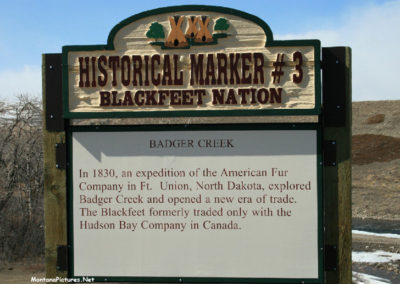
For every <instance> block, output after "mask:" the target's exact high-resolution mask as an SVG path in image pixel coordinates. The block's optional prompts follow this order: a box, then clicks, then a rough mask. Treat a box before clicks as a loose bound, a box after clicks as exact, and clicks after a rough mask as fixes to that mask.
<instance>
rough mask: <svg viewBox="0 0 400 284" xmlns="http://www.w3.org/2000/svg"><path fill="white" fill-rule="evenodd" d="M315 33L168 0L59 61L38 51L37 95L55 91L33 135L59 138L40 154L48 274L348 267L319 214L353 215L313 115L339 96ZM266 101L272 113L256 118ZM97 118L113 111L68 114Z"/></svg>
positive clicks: (180, 274) (319, 278)
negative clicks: (285, 31)
mask: <svg viewBox="0 0 400 284" xmlns="http://www.w3.org/2000/svg"><path fill="white" fill-rule="evenodd" d="M320 49H321V47H320V43H319V41H318V40H292V41H275V40H274V39H273V35H272V32H271V30H270V28H269V27H268V25H267V24H266V23H265V22H264V21H262V20H261V19H259V18H257V17H255V16H253V15H249V14H247V13H244V12H242V11H237V10H233V9H228V8H222V7H211V6H177V7H167V8H160V9H156V10H152V11H147V12H143V13H141V14H137V15H134V16H132V17H130V18H128V19H126V20H124V21H122V22H121V23H119V24H118V25H116V26H115V27H114V28H113V29H112V31H111V32H110V35H109V37H108V40H107V44H106V45H95V46H64V47H63V53H62V71H61V70H59V68H60V65H58V64H59V63H58V64H56V65H55V66H56V67H55V66H53V65H51V64H49V62H48V61H49V60H50V59H48V58H50V57H49V56H50V55H45V56H44V68H45V70H46V72H45V73H44V75H45V76H44V88H45V92H44V94H45V98H44V101H46V102H48V101H49V96H51V97H52V98H53V99H54V100H53V102H54V101H55V102H58V103H59V104H58V106H62V109H60V110H58V109H54V108H52V107H53V105H49V103H47V104H46V112H45V116H46V119H47V120H46V127H47V130H48V132H46V134H45V141H53V142H48V143H54V144H56V145H57V147H56V148H55V149H54V150H52V151H48V150H47V149H46V159H45V161H46V169H48V170H46V181H47V182H46V186H45V192H46V193H47V194H45V196H46V200H45V207H46V209H45V210H46V269H47V273H48V277H51V276H55V275H65V274H58V273H57V272H56V271H55V269H54V268H57V269H58V270H64V271H67V274H66V275H67V276H68V277H72V278H79V279H81V280H83V279H86V277H93V278H94V279H96V280H98V281H136V282H143V281H145V282H160V281H161V282H165V281H167V282H198V281H202V282H216V281H218V282H220V281H226V282H245V283H248V282H276V281H279V282H282V283H293V282H298V281H303V282H304V283H325V282H326V283H345V279H347V278H346V277H347V276H345V275H346V272H345V271H347V270H348V268H347V266H348V263H346V261H345V260H344V259H342V257H341V255H347V250H349V249H350V248H349V242H348V240H346V237H345V236H348V235H347V234H348V227H345V229H344V231H340V230H339V231H338V230H337V229H336V228H335V227H337V226H336V225H334V226H332V224H331V223H330V222H331V221H330V220H329V219H328V216H333V217H334V218H335V220H338V223H337V224H339V223H342V222H344V223H346V222H347V221H348V220H349V218H350V215H347V213H346V214H345V215H342V210H344V212H347V211H346V210H348V208H349V207H348V203H349V202H350V199H349V198H347V197H346V198H344V201H343V203H342V204H339V205H338V203H340V200H341V198H342V196H349V194H350V188H349V183H348V179H346V180H345V181H343V179H342V178H341V177H339V179H337V178H335V175H336V173H337V172H339V175H340V176H341V175H346V176H348V172H349V171H350V167H348V166H344V167H342V166H341V165H342V164H341V163H340V161H338V162H339V166H338V165H337V164H336V155H332V153H333V150H332V149H333V148H332V147H330V146H327V145H328V144H329V142H331V143H330V145H334V144H335V143H336V141H339V140H340V139H341V138H340V137H337V136H335V134H334V132H331V130H329V128H328V127H330V126H331V125H332V121H331V117H330V116H329V117H328V116H327V115H326V114H327V111H328V110H329V109H331V107H332V105H333V103H332V100H335V99H337V98H335V97H334V96H333V95H332V96H328V95H327V99H326V101H325V97H324V108H322V107H321V101H322V99H321V76H320V74H321V67H323V68H325V67H324V63H325V62H324V61H323V62H322V63H323V64H322V66H321V63H320V62H321V55H320ZM53 57H55V60H60V59H61V57H60V56H59V55H54V56H53ZM346 60H347V59H346ZM326 68H328V69H327V70H328V71H329V70H334V69H333V67H330V66H328V67H326ZM54 70H57V71H54ZM328 71H326V70H325V69H324V76H325V77H327V78H325V77H324V83H325V81H326V80H328V81H327V82H329V80H330V79H332V76H333V75H325V72H326V74H329V72H328ZM51 72H55V74H57V75H55V76H58V78H61V77H62V92H61V84H56V85H55V86H53V85H52V84H51V83H50V81H49V80H48V78H49V76H51V74H52V73H51ZM335 72H336V71H335ZM339 72H340V70H339ZM346 74H347V75H346ZM346 74H345V75H344V78H345V79H344V80H345V82H346V84H350V83H349V81H348V79H346V78H348V76H349V73H346ZM346 80H347V81H346ZM55 81H57V82H59V83H61V82H60V81H61V79H57V80H55ZM52 82H54V81H52ZM333 85H335V84H333ZM327 87H329V84H327ZM324 88H325V84H324ZM50 90H51V91H50ZM325 92H326V93H327V94H328V93H329V91H328V90H327V91H325V89H324V93H325ZM330 92H331V93H332V94H333V92H332V90H331V91H330ZM61 93H62V96H61ZM346 94H347V100H349V99H348V98H349V92H345V93H344V94H343V96H345V95H346ZM329 98H330V99H329ZM350 100H351V99H350ZM329 101H330V102H329ZM338 105H339V104H338ZM350 105H351V104H350ZM340 106H343V108H344V109H348V108H349V104H348V101H346V104H340ZM337 109H339V108H337ZM270 115H274V116H279V117H281V119H282V121H281V123H267V124H266V123H255V121H257V117H261V116H264V117H265V116H270ZM289 115H290V116H291V117H292V120H293V116H299V115H301V116H313V117H317V118H318V116H319V117H320V118H319V119H317V120H318V122H316V123H300V122H299V121H296V119H294V121H290V123H288V122H287V119H286V121H285V118H287V117H288V116H289ZM202 117H214V118H215V123H212V124H210V123H204V122H202ZM222 117H225V118H226V117H232V118H234V117H242V118H243V119H242V121H241V123H225V124H221V123H218V121H219V118H221V119H222ZM350 117H351V115H350ZM98 118H107V119H119V120H118V121H119V123H118V124H121V125H119V126H118V125H115V123H111V124H110V123H108V124H107V125H106V124H104V123H100V124H98V123H97V126H88V125H86V126H77V125H76V123H74V122H75V120H77V119H80V121H89V120H93V119H98ZM137 118H144V119H146V118H153V120H152V121H153V123H152V124H151V125H140V124H139V125H138V124H137V123H132V119H137ZM154 118H157V119H158V123H154ZM172 118H175V120H173V121H174V124H173V125H165V121H167V122H168V120H171V119H172ZM188 118H193V119H197V120H196V121H197V123H195V124H193V123H188ZM254 118H256V119H254ZM121 119H122V120H121ZM180 119H181V120H180ZM133 121H134V120H133ZM179 121H184V123H183V124H182V122H181V123H179ZM345 121H346V123H347V124H346V125H350V121H351V120H350V119H349V116H347V118H346V119H345ZM121 122H122V123H121ZM243 122H247V123H243ZM334 123H336V122H334ZM339 123H340V122H339ZM122 124H124V125H122ZM127 124H128V125H127ZM340 125H341V124H340ZM60 128H61V129H60ZM343 129H344V130H343V131H344V132H346V133H347V134H348V135H349V132H348V127H347V128H346V127H345V128H343ZM332 131H334V129H332ZM330 133H332V135H333V136H332V135H331V134H330ZM53 136H54V137H53ZM346 137H347V136H346ZM328 139H329V141H328ZM346 139H347V138H346ZM46 143H47V142H46ZM338 147H345V148H346V149H350V148H349V147H350V144H349V143H347V144H346V143H343V144H342V142H340V146H339V145H338ZM343 151H344V152H346V151H348V150H344V149H341V150H339V148H337V149H336V152H343ZM344 152H343V153H344ZM346 153H348V152H346ZM346 155H347V154H346ZM343 157H344V156H343ZM52 159H55V160H56V167H55V169H54V167H53V168H52V169H51V170H50V167H51V165H50V164H51V162H52ZM328 160H332V161H331V162H329V161H328ZM53 161H54V160H53ZM338 167H339V168H340V169H339V171H338V170H337V168H338ZM59 173H62V174H61V175H59ZM56 176H57V178H56ZM328 180H329V181H333V180H338V183H337V184H338V187H337V188H338V190H336V185H334V184H335V183H330V185H327V184H328V183H327V181H328ZM328 186H330V187H335V189H332V190H330V193H327V192H326V191H325V190H326V188H327V187H328ZM335 192H336V193H335ZM335 194H336V195H335ZM338 195H339V196H338ZM327 196H331V197H332V198H334V200H335V198H336V201H334V202H330V201H329V202H328V201H327V199H326V198H327ZM65 200H66V202H65ZM61 203H62V204H63V205H62V206H61V207H58V208H55V207H57V205H60V204H61ZM337 208H340V210H339V211H338V210H337ZM335 212H336V213H335ZM54 213H56V214H54ZM350 214H351V212H350ZM324 216H325V219H324ZM335 216H336V217H335ZM55 218H56V219H58V220H57V221H56V220H55ZM346 224H347V225H348V224H350V223H346ZM55 227H57V228H55ZM324 228H325V229H326V231H327V232H328V234H329V235H327V234H326V233H324V232H325V230H324ZM54 232H57V233H54ZM55 245H60V246H59V247H58V250H57V251H56V248H55ZM327 245H328V246H327ZM335 245H336V248H335ZM337 251H340V253H341V255H339V254H338V253H337ZM56 252H57V253H56ZM56 254H57V255H56ZM55 255H56V258H55ZM337 256H339V257H337ZM346 257H347V256H346ZM55 260H57V261H55ZM332 260H333V261H332ZM342 263H343V267H341V266H340V265H341V264H342ZM327 264H329V266H330V267H327ZM337 264H339V266H338V265H337ZM350 264H351V261H350ZM345 266H346V267H345ZM329 270H332V271H335V270H336V271H339V272H340V273H341V274H340V275H341V276H340V277H337V278H335V277H336V276H334V275H333V274H335V273H331V274H330V275H328V272H326V271H329ZM332 275H333V276H332ZM335 275H338V274H337V273H336V274H335ZM339 278H340V279H343V282H337V281H336V282H334V280H333V279H339ZM328 279H332V280H328ZM329 281H332V282H329ZM346 281H347V280H346Z"/></svg>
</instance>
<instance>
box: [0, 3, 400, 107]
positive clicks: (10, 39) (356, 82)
mask: <svg viewBox="0 0 400 284" xmlns="http://www.w3.org/2000/svg"><path fill="white" fill-rule="evenodd" d="M189 4H201V5H216V6H224V7H230V8H235V9H238V10H242V11H244V12H247V13H249V14H253V15H256V16H258V17H259V18H261V19H263V20H264V21H265V22H266V23H267V24H268V25H269V26H270V28H271V30H272V32H273V35H274V39H278V40H286V39H319V40H321V45H322V47H330V46H350V47H351V48H352V60H353V61H352V64H353V69H352V79H353V101H369V100H398V99H400V90H397V87H396V86H397V80H398V76H399V75H400V72H399V67H400V56H399V55H398V49H399V47H400V0H397V1H393V0H387V1H385V0H381V1H378V0H335V1H328V0H310V1H307V0H303V1H300V0H279V1H278V0H274V1H272V0H240V1H238V0H230V1H223V0H222V1H217V0H214V1H209V0H202V1H201V2H200V1H197V2H193V1H189V0H187V1H180V0H168V1H161V0H151V1H149V0H147V1H137V0H130V1H126V0H120V1H119V0H113V1H110V0H95V1H91V0H87V1H83V0H3V1H2V4H1V9H0V99H1V100H9V101H12V100H13V99H15V98H16V96H17V95H19V94H29V95H31V96H38V97H39V96H41V89H42V86H41V85H42V78H41V76H42V75H41V64H42V54H44V53H61V51H62V46H64V45H91V44H104V43H106V41H107V37H108V34H109V32H110V31H111V29H112V28H113V27H114V26H115V25H116V24H118V23H119V22H120V21H122V20H124V19H126V18H128V17H130V16H132V15H134V14H137V13H140V12H143V11H146V10H151V9H155V8H159V7H165V6H175V5H189Z"/></svg>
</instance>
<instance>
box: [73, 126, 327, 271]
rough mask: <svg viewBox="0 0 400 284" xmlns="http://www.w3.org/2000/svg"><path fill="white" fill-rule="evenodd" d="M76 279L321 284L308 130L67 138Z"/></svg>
mask: <svg viewBox="0 0 400 284" xmlns="http://www.w3.org/2000/svg"><path fill="white" fill-rule="evenodd" d="M72 157H73V158H72V163H73V166H72V174H73V182H72V183H73V184H72V186H73V189H72V190H73V197H72V207H73V211H72V212H73V220H72V221H73V225H72V228H73V274H74V275H75V276H108V277H112V276H119V277H232V278H318V266H319V259H318V250H319V249H318V185H317V183H318V182H317V179H318V178H317V131H316V130H247V131H244V130H240V131H237V130H235V131H231V130H220V131H192V130H190V131H161V132H160V131H158V132H155V131H154V132H152V131H143V132H139V131H126V132H107V131H105V132H80V131H74V132H73V133H72Z"/></svg>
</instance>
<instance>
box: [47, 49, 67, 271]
mask: <svg viewBox="0 0 400 284" xmlns="http://www.w3.org/2000/svg"><path fill="white" fill-rule="evenodd" d="M42 62H43V65H42V78H43V140H44V141H43V147H44V215H45V216H44V218H45V240H46V241H45V265H46V277H47V278H54V277H56V276H59V277H66V276H67V272H66V271H60V270H58V269H57V246H59V245H66V244H67V215H66V214H67V210H66V170H65V169H60V168H57V167H56V144H57V143H64V142H65V132H64V130H62V131H59V130H60V129H59V127H58V129H57V127H56V128H54V123H53V122H52V121H53V120H55V118H56V116H57V115H59V114H52V113H49V108H51V107H57V106H56V105H51V106H50V105H48V104H49V102H50V103H52V102H54V101H53V100H49V96H52V98H54V97H59V98H61V74H62V72H61V54H44V55H43V56H42ZM49 119H50V120H49ZM57 119H61V122H62V124H63V121H62V117H61V115H60V117H58V118H57ZM49 124H53V127H49ZM49 128H53V129H52V131H49ZM54 129H55V130H56V131H54Z"/></svg>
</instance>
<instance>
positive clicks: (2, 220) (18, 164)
mask: <svg viewBox="0 0 400 284" xmlns="http://www.w3.org/2000/svg"><path fill="white" fill-rule="evenodd" d="M41 121H42V108H41V102H40V100H39V99H36V98H32V97H29V96H19V97H18V99H17V101H16V102H12V103H10V102H0V260H15V259H18V258H21V257H31V256H39V255H41V254H43V248H44V237H43V149H42V144H43V143H42V141H43V139H42V124H41Z"/></svg>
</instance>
